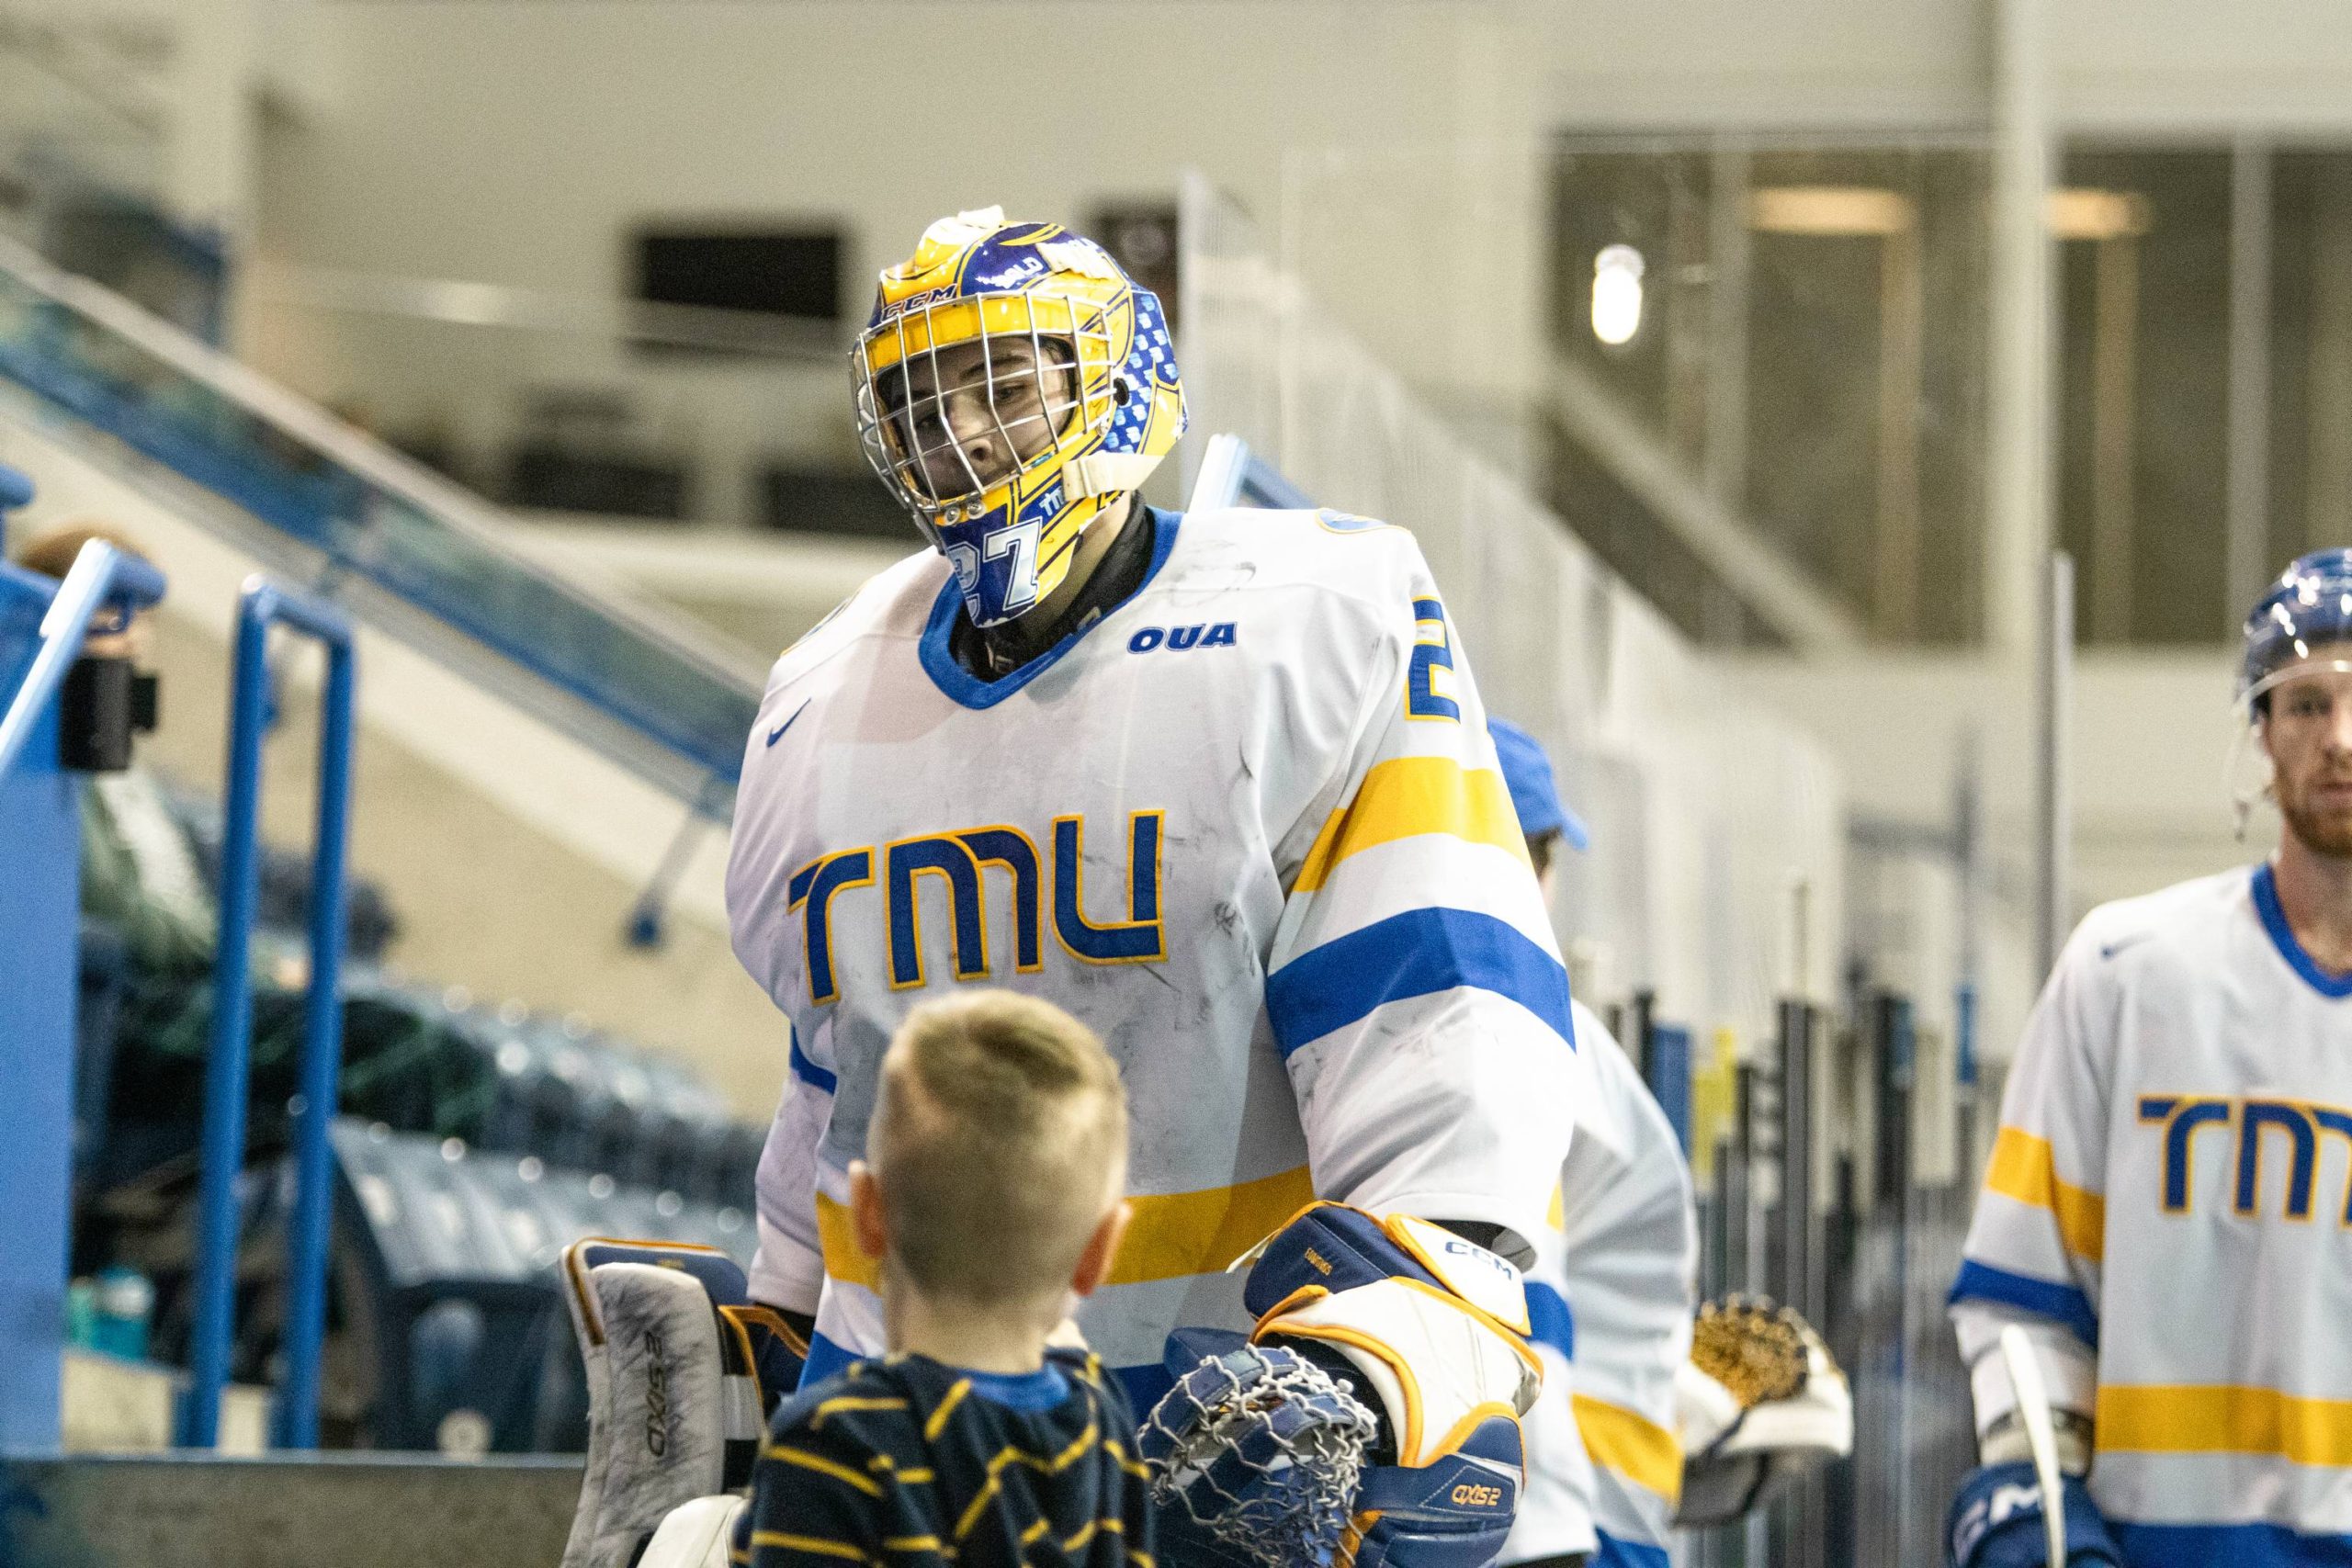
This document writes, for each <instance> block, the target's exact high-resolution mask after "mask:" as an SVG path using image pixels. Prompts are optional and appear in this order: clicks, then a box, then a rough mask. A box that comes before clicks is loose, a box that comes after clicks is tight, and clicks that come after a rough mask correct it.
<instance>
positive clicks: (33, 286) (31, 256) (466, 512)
mask: <svg viewBox="0 0 2352 1568" xmlns="http://www.w3.org/2000/svg"><path fill="white" fill-rule="evenodd" d="M0 272H5V273H7V274H8V275H9V276H12V277H14V278H15V279H16V280H17V282H18V283H19V284H22V285H23V286H24V287H25V288H28V289H30V290H32V291H33V292H34V293H36V294H39V295H40V296H42V297H43V298H45V299H49V300H50V301H51V303H53V304H56V305H60V306H62V307H63V308H64V309H66V310H70V311H72V312H73V313H74V314H75V315H77V316H83V317H86V318H88V319H89V320H90V321H96V323H98V324H99V325H100V326H103V327H105V328H106V329H107V331H108V332H111V333H116V334H117V335H119V336H120V337H122V338H124V339H127V340H128V341H129V342H130V343H131V344H134V345H135V346H137V347H138V349H139V350H140V351H141V353H144V354H149V355H153V356H154V357H155V358H156V359H158V360H160V361H162V362H163V363H164V364H165V365H168V366H170V367H172V368H173V369H175V370H176V371H178V372H179V373H180V374H181V375H183V376H186V377H187V378H189V379H190V380H192V381H195V382H196V383H198V385H200V386H202V387H203V388H204V389H206V390H208V391H209V392H212V393H214V394H216V395H217V396H219V397H221V398H223V399H226V400H228V401H230V402H232V403H234V404H235V405H236V406H237V407H239V408H240V409H243V411H244V412H247V413H249V414H252V415H253V416H254V418H256V419H258V420H260V421H261V422H262V423H265V424H268V425H271V426H273V427H275V428H277V429H278V430H281V431H283V432H285V433H286V434H288V435H291V436H294V437H295V438H296V439H297V440H300V441H301V442H302V443H304V444H305V445H307V446H311V447H312V448H313V449H315V450H316V451H318V452H319V453H321V454H322V455H323V456H325V457H330V458H332V459H334V462H335V463H336V464H337V465H338V466H340V467H342V468H347V469H349V470H350V471H351V472H353V473H355V474H356V475H358V476H359V477H360V478H361V479H365V480H367V481H368V483H369V484H371V485H373V486H375V487H376V488H377V489H378V490H380V491H384V492H385V493H386V494H388V495H390V496H392V497H394V498H395V499H397V500H400V501H403V502H407V503H408V504H409V505H411V506H413V507H414V508H416V509H417V510H418V511H420V512H422V513H425V515H427V516H429V517H431V518H432V519H433V520H434V521H435V522H437V523H441V524H443V525H447V526H448V527H450V528H452V529H455V530H456V531H457V532H458V533H461V534H464V535H466V536H469V537H470V538H472V539H473V540H475V541H476V542H478V543H481V544H482V545H484V546H486V547H490V548H492V549H493V550H496V551H498V552H499V553H500V554H501V555H502V556H505V555H512V553H513V552H512V551H511V550H509V549H508V548H507V547H506V544H505V538H504V534H503V525H505V524H506V522H507V519H506V518H505V517H504V515H503V513H501V512H500V511H499V509H498V508H496V507H494V506H492V505H491V504H490V503H489V502H485V501H483V500H482V499H481V497H479V496H477V495H475V494H474V493H473V492H472V491H468V490H466V489H465V488H464V487H463V486H461V485H458V484H455V483H452V482H451V481H450V480H448V479H444V478H442V477H441V476H440V475H439V474H436V473H435V472H434V471H433V470H432V469H431V468H426V467H425V466H424V464H422V463H419V462H417V461H416V460H415V459H414V458H413V457H404V456H402V455H401V453H398V452H395V451H393V450H392V449H391V448H390V447H389V446H384V445H383V444H382V443H380V442H378V441H376V440H373V439H371V438H370V437H368V436H367V435H364V434H361V433H359V432H358V431H356V430H354V429H353V428H352V427H351V426H350V425H348V424H346V423H344V422H343V421H341V420H339V419H336V418H335V417H334V415H332V414H330V413H327V412H325V411H323V410H322V409H320V408H318V407H316V406H314V405H313V404H311V403H309V402H306V401H304V400H302V399H300V398H299V397H297V396H295V395H294V394H293V393H291V392H289V391H288V390H286V389H285V388H283V387H280V386H278V385H277V383H276V382H274V381H272V380H270V379H269V378H267V377H266V376H264V375H262V374H261V373H260V372H259V371H257V370H255V369H254V368H253V367H251V366H248V365H246V364H245V363H243V361H242V360H239V359H236V358H233V357H232V356H231V355H228V354H226V353H224V352H222V351H221V350H220V349H217V348H214V347H213V346H212V345H211V344H207V343H204V342H202V341H201V340H199V339H198V338H195V337H193V336H190V335H189V334H188V333H184V332H181V331H180V330H179V329H178V328H176V327H174V326H173V325H172V324H171V323H169V322H168V321H163V320H162V319H161V318H159V317H156V316H154V315H152V314H150V313H149V312H148V311H146V310H141V309H140V307H138V306H137V305H134V304H132V303H131V302H130V300H128V299H124V298H123V297H122V296H121V295H119V294H117V293H115V292H113V291H112V290H110V289H107V288H101V287H100V286H99V285H97V284H96V283H93V282H91V281H90V280H89V279H88V278H85V277H77V276H74V274H72V273H70V272H66V271H64V270H63V269H62V268H61V267H58V266H56V265H53V264H52V263H51V262H50V261H49V260H47V259H46V258H45V257H43V256H42V255H41V254H40V253H38V252H36V251H34V250H33V249H31V248H30V247H29V246H27V245H24V244H20V243H17V241H15V240H12V239H10V238H8V237H7V236H6V235H5V234H0ZM519 564H520V565H522V566H523V567H524V568H525V569H526V570H530V571H531V572H533V573H534V574H535V575H537V576H539V577H542V578H544V579H546V580H547V581H548V582H549V583H550V584H552V585H555V586H557V587H559V588H568V587H569V585H568V584H565V583H564V582H563V581H562V580H561V579H560V577H558V576H557V575H556V574H554V573H552V572H548V571H545V570H541V569H539V568H537V567H534V566H531V565H530V564H529V563H528V562H526V561H524V562H519ZM599 608H600V609H603V610H604V611H605V613H606V614H608V615H610V617H611V618H612V619H613V620H616V621H619V622H623V623H625V624H627V625H628V626H629V627H630V629H632V630H634V631H636V632H637V633H639V635H640V636H642V637H646V638H648V639H649V640H651V641H654V642H658V643H661V644H662V645H663V646H664V647H665V648H667V649H669V650H670V651H672V652H673V653H675V654H676V655H677V656H678V657H680V658H682V659H684V660H688V661H689V662H692V663H695V664H700V665H703V666H704V667H706V668H707V669H708V670H709V671H711V672H712V673H713V674H716V675H718V676H719V677H721V678H723V679H732V678H733V676H734V671H733V670H732V669H731V668H730V667H729V664H728V661H727V660H726V658H725V657H724V655H723V653H722V652H721V651H720V650H718V649H715V648H713V647H711V646H710V645H709V644H708V642H707V640H706V639H704V638H703V637H701V636H700V634H698V633H695V632H692V631H690V630H687V629H685V628H682V627H679V626H671V625H668V624H666V623H663V622H661V621H657V620H655V619H653V618H652V617H650V616H647V615H640V614H639V613H637V611H636V609H635V607H634V606H630V605H626V604H604V603H602V602H601V601H600V602H599Z"/></svg>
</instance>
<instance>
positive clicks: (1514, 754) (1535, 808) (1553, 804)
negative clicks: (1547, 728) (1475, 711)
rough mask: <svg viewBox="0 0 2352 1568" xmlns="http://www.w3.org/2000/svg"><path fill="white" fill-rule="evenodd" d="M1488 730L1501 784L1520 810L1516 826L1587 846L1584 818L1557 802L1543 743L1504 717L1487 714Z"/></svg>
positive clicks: (1557, 793)
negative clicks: (1501, 779)
mask: <svg viewBox="0 0 2352 1568" xmlns="http://www.w3.org/2000/svg"><path fill="white" fill-rule="evenodd" d="M1487 734H1489V735H1491V736H1493V737H1494V738H1495V759H1496V761H1498V762H1499V763H1500V764H1501V765H1502V770H1503V787H1504V788H1505V789H1508V790H1509V791H1510V804H1511V808H1512V809H1513V810H1515V811H1517V812H1518V813H1519V830H1520V831H1521V832H1522V833H1524V834H1526V835H1527V836H1528V837H1529V838H1531V839H1537V838H1541V837H1543V836H1544V834H1546V833H1557V834H1559V835H1560V837H1562V838H1563V839H1566V840H1567V841H1568V844H1569V846H1570V847H1571V848H1573V849H1578V850H1581V849H1585V848H1588V847H1589V846H1590V844H1591V842H1592V835H1591V834H1590V833H1589V832H1587V831H1586V829H1585V825H1584V822H1583V820H1582V819H1581V818H1578V817H1577V814H1576V813H1575V812H1573V811H1570V810H1569V809H1568V808H1567V807H1566V806H1564V805H1562V804H1561V802H1560V786H1559V783H1558V781H1557V780H1556V779H1555V778H1554V777H1553V774H1552V759H1551V757H1550V756H1549V755H1548V754H1546V753H1545V751H1544V743H1543V742H1542V741H1540V740H1538V739H1535V737H1533V736H1532V735H1530V734H1529V733H1528V732H1527V731H1525V730H1524V729H1521V728H1520V727H1519V726H1517V725H1515V724H1513V723H1512V722H1511V721H1510V720H1509V719H1507V718H1497V717H1495V716H1493V715H1492V714H1489V715H1487Z"/></svg>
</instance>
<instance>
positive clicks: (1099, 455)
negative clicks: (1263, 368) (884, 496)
mask: <svg viewBox="0 0 2352 1568" xmlns="http://www.w3.org/2000/svg"><path fill="white" fill-rule="evenodd" d="M850 368H851V379H852V383H853V386H854V391H855V394H856V398H857V434H858V442H859V445H860V446H863V447H864V448H865V457H866V461H867V462H869V463H871V464H873V466H874V471H875V472H876V473H877V474H879V475H881V476H882V480H883V482H884V483H885V484H887V485H888V486H889V488H890V492H891V493H892V494H893V495H895V496H897V497H898V498H899V502H900V503H901V504H902V505H904V506H905V507H906V509H907V510H908V511H909V512H910V513H913V514H914V519H915V524H916V525H917V526H918V527H920V528H922V531H923V536H924V537H926V538H928V539H929V540H930V541H931V542H932V544H933V546H934V547H937V549H938V550H939V553H940V554H942V555H944V556H945V557H946V558H947V560H948V564H949V565H950V566H952V567H954V568H955V570H956V585H957V587H958V588H960V589H961V590H962V592H963V595H964V605H965V609H966V610H967V612H968V613H969V615H971V618H972V621H973V623H974V624H975V625H978V626H995V625H997V624H999V623H1001V622H1004V621H1009V620H1012V619H1013V618H1015V617H1016V616H1019V615H1023V614H1025V613H1027V612H1028V611H1029V610H1031V609H1033V608H1035V606H1036V605H1037V604H1039V603H1040V602H1042V601H1043V600H1044V599H1045V598H1046V596H1047V595H1049V594H1051V593H1052V592H1053V591H1054V590H1055V589H1056V588H1057V587H1058V586H1059V585H1060V583H1061V581H1062V579H1063V578H1064V577H1066V576H1068V575H1069V563H1070V560H1071V558H1072V557H1073V555H1074V554H1075V553H1076V551H1077V548H1078V541H1079V536H1080V535H1081V534H1083V533H1084V532H1085V530H1086V526H1087V525H1088V524H1089V523H1091V522H1092V521H1093V520H1094V519H1095V518H1096V517H1098V516H1100V515H1101V514H1102V513H1103V510H1104V509H1105V508H1106V507H1108V506H1109V505H1110V504H1111V503H1112V502H1114V500H1116V498H1117V497H1119V496H1120V495H1123V494H1125V493H1127V492H1129V491H1134V490H1136V489H1137V488H1138V487H1140V486H1141V485H1142V483H1143V481H1144V479H1146V478H1147V477H1148V476H1149V474H1150V473H1151V470H1152V469H1153V468H1156V467H1158V466H1159V459H1160V458H1161V457H1165V456H1166V455H1167V454H1168V452H1169V451H1170V448H1172V447H1173V446H1175V445H1176V439H1177V437H1178V436H1180V435H1182V434H1183V433H1184V389H1183V383H1182V381H1181V380H1180V379H1179V378H1178V376H1177V373H1176V355H1175V349H1174V346H1173V344H1171V343H1170V341H1169V335H1168V321H1167V318H1166V317H1165V316H1164V315H1163V314H1162V313H1161V311H1160V308H1159V299H1158V298H1157V297H1156V296H1155V295H1153V293H1152V292H1151V291H1150V290H1149V289H1148V288H1137V287H1136V285H1135V283H1134V281H1133V280H1132V279H1130V278H1129V277H1128V276H1127V275H1126V274H1125V272H1123V271H1121V270H1120V268H1119V264H1118V263H1116V262H1114V261H1113V260H1112V259H1111V256H1110V254H1109V253H1108V252H1106V251H1104V250H1103V247H1102V246H1100V245H1098V244H1096V243H1094V242H1093V241H1091V240H1088V239H1084V238H1082V237H1080V235H1077V234H1073V233H1071V232H1070V231H1069V230H1067V229H1064V228H1062V227H1061V226H1060V225H1059V224H1055V223H1008V222H1006V221H1005V219H1004V213H1003V211H1002V209H999V208H993V207H991V208H985V209H980V210H978V211H976V212H962V213H958V214H956V216H955V217H953V218H943V219H941V220H939V221H938V222H936V223H933V225H932V226H931V227H930V228H929V229H928V230H926V231H924V233H923V237H922V243H921V244H919V245H917V246H916V247H915V254H913V256H912V257H910V258H909V259H908V260H907V261H906V262H904V263H903V264H901V265H898V266H894V267H890V268H888V269H887V270H885V271H884V272H883V274H882V287H881V290H880V292H879V294H878V296H877V297H876V300H875V305H874V314H873V317H872V318H871V319H870V320H869V321H867V322H866V326H865V332H864V333H862V334H861V335H860V336H859V338H858V341H857V346H856V347H855V348H854V350H852V351H851V355H850Z"/></svg>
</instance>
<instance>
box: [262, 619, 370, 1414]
mask: <svg viewBox="0 0 2352 1568" xmlns="http://www.w3.org/2000/svg"><path fill="white" fill-rule="evenodd" d="M289 618H291V617H289ZM306 629H316V628H306ZM353 684H354V671H353V669H352V649H351V634H350V631H349V629H348V628H347V627H343V628H339V635H337V636H335V637H333V638H331V639H329V640H328V645H327V687H326V708H325V712H324V714H323V715H322V718H321V723H320V726H319V802H318V805H319V815H318V829H317V839H316V841H315V843H314V844H313V846H312V849H311V987H310V990H309V992H308V994H307V995H305V996H304V998H303V999H302V1058H301V1084H302V1111H301V1119H300V1122H298V1123H297V1125H296V1128H295V1134H294V1212H293V1214H292V1217H291V1218H290V1219H289V1221H288V1227H289V1228H288V1236H287V1247H286V1272H287V1287H286V1333H285V1351H286V1375H285V1381H284V1382H282V1383H281V1384H280V1386H279V1390H278V1397H277V1446H278V1447H280V1448H287V1449H314V1448H316V1447H318V1446H319V1360H320V1350H321V1347H322V1345H323V1343H324V1341H325V1338H326V1316H327V1292H326V1281H327V1242H328V1235H329V1228H330V1227H329V1221H330V1218H331V1214H330V1211H331V1207H332V1205H331V1204H330V1202H329V1198H330V1195H331V1194H332V1192H333V1182H334V1170H333V1169H332V1168H331V1166H330V1164H329V1160H328V1149H327V1130H328V1128H329V1127H330V1126H331V1125H332V1124H333V1123H334V1113H335V1108H336V1105H337V1103H338V1100H337V1085H336V1079H337V1078H338V1077H340V1074H341V1068H342V1066H343V995H342V974H343V949H344V939H345V931H346V926H347V919H346V916H345V905H346V902H347V899H346V892H347V889H346V888H345V881H344V861H345V845H346V842H347V840H348V839H349V836H350V822H351V746H352V728H353V715H352V697H353Z"/></svg>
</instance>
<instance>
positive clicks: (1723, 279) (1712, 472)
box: [1702, 138, 1751, 510]
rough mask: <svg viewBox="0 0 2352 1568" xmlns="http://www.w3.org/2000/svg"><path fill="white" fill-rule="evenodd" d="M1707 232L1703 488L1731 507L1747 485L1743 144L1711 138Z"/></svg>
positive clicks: (1745, 180)
mask: <svg viewBox="0 0 2352 1568" xmlns="http://www.w3.org/2000/svg"><path fill="white" fill-rule="evenodd" d="M1711 176H1712V177H1711V181H1710V183H1711V185H1712V186H1713V189H1712V192H1711V194H1712V197H1713V204H1712V206H1711V208H1710V209H1709V214H1708V232H1707V423H1706V431H1707V440H1706V450H1705V456H1704V457H1703V459H1702V462H1703V467H1704V469H1705V473H1706V479H1707V490H1708V491H1709V493H1711V494H1712V495H1713V496H1714V497H1715V499H1716V500H1718V501H1720V502H1723V503H1724V505H1726V506H1729V507H1731V508H1733V509H1735V510H1736V509H1738V508H1739V506H1740V505H1741V503H1742V502H1744V501H1745V499H1746V495H1747V291H1748V270H1749V258H1750V254H1751V249H1750V244H1749V240H1748V232H1747V185H1748V177H1747V176H1748V153H1747V141H1745V139H1742V138H1724V139H1722V140H1719V141H1717V142H1716V143H1715V152H1714V157H1713V168H1712V170H1711Z"/></svg>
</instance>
